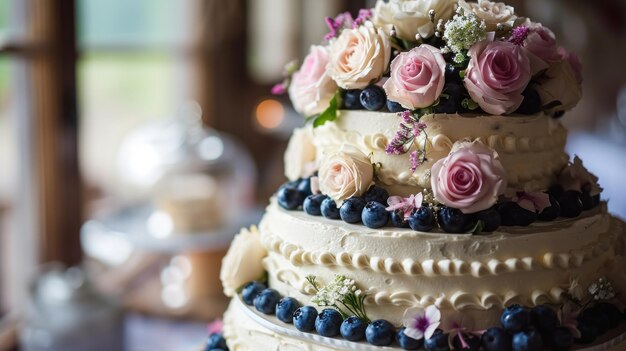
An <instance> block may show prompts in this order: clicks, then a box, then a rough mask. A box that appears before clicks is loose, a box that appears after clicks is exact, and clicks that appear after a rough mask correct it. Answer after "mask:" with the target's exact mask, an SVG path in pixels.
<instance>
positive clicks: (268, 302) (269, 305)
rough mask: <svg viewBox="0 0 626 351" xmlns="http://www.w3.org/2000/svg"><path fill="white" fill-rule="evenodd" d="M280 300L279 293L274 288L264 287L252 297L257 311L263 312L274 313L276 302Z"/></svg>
mask: <svg viewBox="0 0 626 351" xmlns="http://www.w3.org/2000/svg"><path fill="white" fill-rule="evenodd" d="M279 300H280V294H279V293H278V291H276V290H274V289H269V288H268V289H265V290H263V291H261V293H260V294H258V295H257V297H255V298H254V307H255V308H256V310H257V311H259V312H261V313H265V314H274V312H276V304H278V301H279Z"/></svg>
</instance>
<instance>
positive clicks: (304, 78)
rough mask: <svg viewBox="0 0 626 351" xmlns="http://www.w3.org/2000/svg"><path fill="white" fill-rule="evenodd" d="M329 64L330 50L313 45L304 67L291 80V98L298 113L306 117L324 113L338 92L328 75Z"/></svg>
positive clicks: (303, 64)
mask: <svg viewBox="0 0 626 351" xmlns="http://www.w3.org/2000/svg"><path fill="white" fill-rule="evenodd" d="M327 64H328V49H327V48H326V47H324V46H316V45H313V46H311V51H310V52H309V54H308V55H307V56H306V58H305V59H304V62H303V63H302V67H300V70H298V71H297V72H296V73H294V74H293V76H292V78H291V84H290V85H289V98H290V99H291V102H292V103H293V107H294V108H295V109H296V111H298V112H299V113H301V114H303V115H305V116H312V115H314V114H317V113H321V112H322V111H324V110H325V109H326V108H327V107H328V104H329V103H330V100H331V99H332V97H333V95H334V94H335V92H336V91H337V85H336V84H335V82H333V80H332V79H330V77H329V76H328V75H327V74H326V65H327Z"/></svg>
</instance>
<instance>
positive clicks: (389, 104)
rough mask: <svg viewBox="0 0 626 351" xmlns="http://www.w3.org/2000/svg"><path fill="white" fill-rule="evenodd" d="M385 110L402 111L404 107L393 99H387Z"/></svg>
mask: <svg viewBox="0 0 626 351" xmlns="http://www.w3.org/2000/svg"><path fill="white" fill-rule="evenodd" d="M387 110H389V112H403V111H404V110H406V109H405V108H404V107H402V105H400V104H399V103H397V102H395V101H391V100H387Z"/></svg>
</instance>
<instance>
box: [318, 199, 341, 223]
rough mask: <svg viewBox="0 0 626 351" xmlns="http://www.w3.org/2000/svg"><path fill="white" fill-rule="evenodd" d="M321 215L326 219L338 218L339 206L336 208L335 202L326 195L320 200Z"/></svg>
mask: <svg viewBox="0 0 626 351" xmlns="http://www.w3.org/2000/svg"><path fill="white" fill-rule="evenodd" d="M321 210H322V216H324V217H325V218H328V219H339V218H340V216H339V208H337V204H336V203H335V201H334V200H333V199H331V198H330V197H326V198H325V199H324V201H322V207H321Z"/></svg>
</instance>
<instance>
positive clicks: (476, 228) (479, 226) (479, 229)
mask: <svg viewBox="0 0 626 351" xmlns="http://www.w3.org/2000/svg"><path fill="white" fill-rule="evenodd" d="M483 228H485V224H484V223H483V221H482V220H480V219H479V220H478V221H477V222H476V225H475V226H474V227H473V228H472V229H470V230H468V231H467V234H472V235H479V234H480V233H482V231H483Z"/></svg>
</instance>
